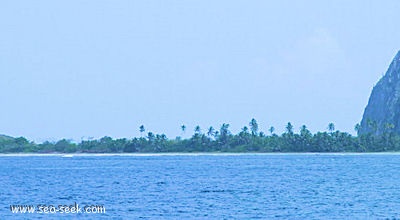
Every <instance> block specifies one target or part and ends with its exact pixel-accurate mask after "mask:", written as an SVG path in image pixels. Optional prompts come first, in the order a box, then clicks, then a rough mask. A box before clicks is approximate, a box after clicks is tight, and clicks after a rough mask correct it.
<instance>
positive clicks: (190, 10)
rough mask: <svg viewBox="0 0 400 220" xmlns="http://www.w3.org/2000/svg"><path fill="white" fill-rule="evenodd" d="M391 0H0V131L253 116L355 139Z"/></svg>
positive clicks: (78, 133) (388, 35)
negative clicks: (331, 127)
mask: <svg viewBox="0 0 400 220" xmlns="http://www.w3.org/2000/svg"><path fill="white" fill-rule="evenodd" d="M399 11H400V1H395V0H393V1H364V0H363V1H361V0H360V1H351V2H350V1H347V0H346V1H344V0H342V1H339V0H338V1H330V2H328V1H232V0H230V1H222V0H221V1H206V0H201V1H200V0H199V1H195V0H193V1H182V0H179V1H178V0H177V1H169V0H158V1H152V0H142V1H133V0H126V1H124V0H118V1H114V0H108V1H104V0H91V1H89V0H79V1H78V0H68V1H52V0H51V1H50V0H49V1H44V0H37V1H28V0H26V1H18V0H9V1H8V0H5V1H1V3H0V28H1V34H0V74H1V81H0V98H1V100H2V107H1V108H0V133H3V134H8V135H12V136H25V137H27V138H29V139H33V140H36V141H42V140H45V139H49V140H55V139H59V138H73V139H75V140H80V138H81V137H83V136H84V137H96V138H97V137H102V136H105V135H108V136H111V137H132V136H139V135H140V134H139V130H138V127H139V126H140V125H141V124H144V125H145V127H146V129H147V130H148V131H153V132H156V133H162V132H164V133H165V134H167V136H168V137H170V138H174V137H175V136H177V135H180V134H181V131H180V125H181V124H185V125H187V127H188V131H187V133H188V134H186V136H189V134H191V133H192V131H193V128H194V126H195V125H197V124H198V125H200V126H201V127H202V128H203V129H205V128H206V127H208V126H210V125H212V126H214V127H219V126H220V125H221V124H222V123H224V122H225V123H229V124H231V130H232V131H233V132H237V131H239V130H240V128H241V127H243V126H244V125H247V124H248V122H249V121H250V119H251V118H253V117H254V118H256V119H257V120H258V122H259V124H260V128H261V129H262V130H264V131H265V132H267V129H268V128H269V127H270V126H271V125H273V126H275V127H276V129H277V132H278V133H280V132H282V131H283V128H284V126H285V125H286V123H287V122H289V121H290V122H292V123H293V124H294V126H295V128H299V127H300V126H301V125H302V124H306V125H307V126H308V127H309V128H310V129H311V131H313V132H315V131H318V130H326V127H327V124H328V123H329V122H334V123H335V124H336V127H337V128H338V129H340V130H343V131H347V132H351V133H354V131H353V128H354V125H355V124H356V123H358V122H359V121H360V120H361V117H362V113H363V111H364V107H365V106H366V104H367V101H368V97H369V95H370V92H371V89H372V86H373V85H374V84H375V83H376V82H377V81H378V79H379V78H380V77H381V76H382V74H383V73H384V72H385V71H386V69H387V68H388V65H389V63H390V61H391V59H392V58H393V57H394V55H395V54H396V52H397V50H399V49H400V44H399V39H400V28H399V21H400V13H399Z"/></svg>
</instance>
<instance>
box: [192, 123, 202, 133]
mask: <svg viewBox="0 0 400 220" xmlns="http://www.w3.org/2000/svg"><path fill="white" fill-rule="evenodd" d="M194 132H195V133H196V134H200V132H201V129H200V126H199V125H197V126H196V127H195V128H194Z"/></svg>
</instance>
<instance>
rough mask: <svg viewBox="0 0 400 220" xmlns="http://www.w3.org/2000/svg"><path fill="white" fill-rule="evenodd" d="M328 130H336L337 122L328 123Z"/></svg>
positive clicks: (331, 131)
mask: <svg viewBox="0 0 400 220" xmlns="http://www.w3.org/2000/svg"><path fill="white" fill-rule="evenodd" d="M328 130H329V132H330V133H331V134H332V133H333V132H334V131H335V124H333V123H332V122H331V123H329V124H328Z"/></svg>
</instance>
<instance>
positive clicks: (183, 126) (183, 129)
mask: <svg viewBox="0 0 400 220" xmlns="http://www.w3.org/2000/svg"><path fill="white" fill-rule="evenodd" d="M181 130H182V135H184V134H185V131H186V126H185V125H181Z"/></svg>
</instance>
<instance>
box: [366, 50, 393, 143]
mask: <svg viewBox="0 0 400 220" xmlns="http://www.w3.org/2000/svg"><path fill="white" fill-rule="evenodd" d="M385 132H396V133H398V134H400V51H399V52H398V53H397V55H396V56H395V57H394V59H393V61H392V63H391V64H390V66H389V69H388V70H387V72H386V74H385V75H384V76H383V77H382V78H381V79H380V80H379V82H378V83H377V84H376V85H375V87H374V88H373V90H372V93H371V96H370V98H369V101H368V105H367V107H366V108H365V111H364V115H363V118H362V121H361V124H360V128H359V131H358V134H368V133H371V134H378V135H379V134H383V133H385Z"/></svg>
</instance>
